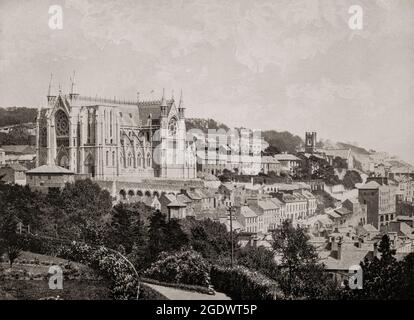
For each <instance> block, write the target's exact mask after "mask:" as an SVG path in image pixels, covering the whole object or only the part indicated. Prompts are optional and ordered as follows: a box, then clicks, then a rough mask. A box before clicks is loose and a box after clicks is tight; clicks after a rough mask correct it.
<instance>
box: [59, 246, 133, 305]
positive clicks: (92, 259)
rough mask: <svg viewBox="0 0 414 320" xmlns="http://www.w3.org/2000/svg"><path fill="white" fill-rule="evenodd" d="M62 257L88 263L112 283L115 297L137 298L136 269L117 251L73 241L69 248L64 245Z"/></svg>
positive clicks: (112, 291)
mask: <svg viewBox="0 0 414 320" xmlns="http://www.w3.org/2000/svg"><path fill="white" fill-rule="evenodd" d="M60 256H61V257H62V258H66V259H70V260H73V261H77V262H80V263H83V264H87V265H88V266H90V267H91V268H92V269H94V270H96V271H97V272H98V273H99V274H100V275H101V276H103V277H104V278H105V279H107V280H109V281H110V283H111V285H110V286H111V288H110V289H111V294H112V297H113V298H114V299H117V300H126V299H136V298H137V292H138V289H139V282H138V279H137V277H136V275H135V272H134V270H132V268H131V266H130V265H128V264H127V263H126V262H125V261H124V260H123V259H122V258H121V257H120V256H118V255H117V254H116V253H114V252H112V251H109V250H108V249H107V248H105V247H99V248H92V247H91V246H89V245H86V244H80V243H76V242H73V243H72V245H71V246H69V247H67V248H63V247H62V251H61V253H60Z"/></svg>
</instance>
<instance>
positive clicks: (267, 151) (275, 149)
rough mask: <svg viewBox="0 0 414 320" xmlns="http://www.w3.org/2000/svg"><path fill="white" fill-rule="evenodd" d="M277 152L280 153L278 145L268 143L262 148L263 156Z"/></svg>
mask: <svg viewBox="0 0 414 320" xmlns="http://www.w3.org/2000/svg"><path fill="white" fill-rule="evenodd" d="M278 153H280V149H279V148H278V147H276V146H270V145H269V146H268V147H267V148H266V149H265V150H264V152H263V155H264V156H274V155H275V154H278Z"/></svg>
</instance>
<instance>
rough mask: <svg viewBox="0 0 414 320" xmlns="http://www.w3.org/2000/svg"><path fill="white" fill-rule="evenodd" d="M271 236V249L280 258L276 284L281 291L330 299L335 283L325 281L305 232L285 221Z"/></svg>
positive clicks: (298, 295) (322, 269)
mask: <svg viewBox="0 0 414 320" xmlns="http://www.w3.org/2000/svg"><path fill="white" fill-rule="evenodd" d="M272 237H273V250H274V252H275V254H276V255H278V256H279V257H280V258H281V265H280V268H281V277H280V278H279V283H280V285H281V288H282V289H283V290H284V292H285V293H286V294H287V295H292V296H294V297H308V298H312V299H317V298H325V299H326V298H329V296H330V295H331V294H332V292H334V290H335V284H334V283H333V282H331V281H329V280H328V278H327V275H326V273H325V272H324V267H323V265H322V264H320V263H319V262H318V255H317V253H316V250H315V248H314V247H313V246H312V245H311V244H310V243H309V242H308V239H309V238H308V236H307V235H306V234H305V232H304V230H303V229H302V228H301V227H297V228H294V227H293V225H292V223H291V222H290V221H288V220H286V221H284V222H283V223H282V225H281V226H280V227H279V228H277V229H276V230H274V231H273V233H272Z"/></svg>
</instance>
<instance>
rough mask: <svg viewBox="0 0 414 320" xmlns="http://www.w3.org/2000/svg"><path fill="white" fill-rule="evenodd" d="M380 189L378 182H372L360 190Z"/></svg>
mask: <svg viewBox="0 0 414 320" xmlns="http://www.w3.org/2000/svg"><path fill="white" fill-rule="evenodd" d="M379 187H380V184H379V183H378V182H375V181H370V182H368V183H366V184H364V185H363V186H361V187H360V188H359V189H362V190H371V189H378V188H379Z"/></svg>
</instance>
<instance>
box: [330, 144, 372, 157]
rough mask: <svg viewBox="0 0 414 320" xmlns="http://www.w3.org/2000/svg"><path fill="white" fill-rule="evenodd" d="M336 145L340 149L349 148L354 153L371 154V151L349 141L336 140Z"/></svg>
mask: <svg viewBox="0 0 414 320" xmlns="http://www.w3.org/2000/svg"><path fill="white" fill-rule="evenodd" d="M337 146H338V148H340V149H351V150H352V153H354V154H355V153H356V154H359V155H367V156H368V155H370V154H371V152H369V151H368V150H366V149H364V148H362V147H357V146H354V145H352V144H349V143H344V142H338V143H337Z"/></svg>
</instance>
